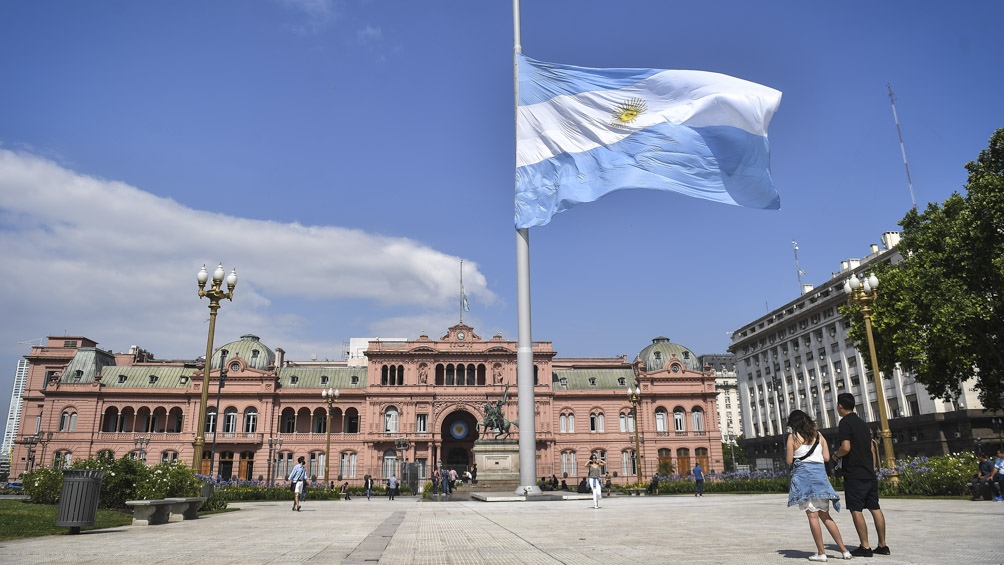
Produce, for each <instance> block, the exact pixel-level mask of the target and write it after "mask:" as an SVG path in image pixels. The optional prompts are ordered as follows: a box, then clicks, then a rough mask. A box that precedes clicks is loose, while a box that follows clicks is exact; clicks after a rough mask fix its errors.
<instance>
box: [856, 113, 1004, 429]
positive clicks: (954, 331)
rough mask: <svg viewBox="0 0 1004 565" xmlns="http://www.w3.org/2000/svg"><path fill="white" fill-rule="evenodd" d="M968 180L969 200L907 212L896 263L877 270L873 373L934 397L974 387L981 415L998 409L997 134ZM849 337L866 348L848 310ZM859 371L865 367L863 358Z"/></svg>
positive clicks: (1000, 168)
mask: <svg viewBox="0 0 1004 565" xmlns="http://www.w3.org/2000/svg"><path fill="white" fill-rule="evenodd" d="M966 169H967V170H968V171H969V178H968V182H967V183H966V186H965V189H966V194H965V195H961V194H959V193H954V194H952V195H951V196H950V197H949V198H948V199H947V200H945V201H944V203H942V204H941V205H938V204H935V203H931V204H929V205H928V206H927V209H926V210H924V212H923V213H918V212H917V211H916V210H911V211H910V212H908V213H907V215H906V216H905V217H904V218H903V220H901V221H900V226H902V227H903V233H902V240H901V241H900V243H899V246H898V250H899V252H900V254H901V255H902V256H903V261H902V262H900V263H898V264H897V265H890V264H885V265H879V266H877V267H876V269H875V273H876V275H878V277H879V279H880V281H881V286H880V288H879V291H878V298H877V299H876V302H875V304H874V307H873V312H872V322H873V330H874V331H873V334H874V339H875V345H876V350H877V354H878V358H879V366H880V368H881V370H882V371H884V372H885V373H886V374H887V375H888V374H891V373H892V369H893V367H894V366H895V365H896V363H899V364H900V365H901V367H902V369H903V370H906V371H909V372H911V373H913V375H914V376H915V377H916V379H917V381H918V382H920V383H921V384H923V385H924V386H925V387H927V390H928V391H929V392H930V394H931V396H932V397H935V398H945V399H948V398H957V397H958V396H960V395H961V392H962V386H963V383H964V382H966V381H967V380H969V379H971V378H974V377H975V385H974V387H975V390H976V391H977V392H978V394H979V398H980V401H981V402H982V403H983V405H984V406H985V407H986V408H988V409H1001V408H1004V406H1002V405H1004V385H1002V376H1004V347H1002V343H1001V340H1002V339H1004V129H999V130H997V131H996V132H995V133H994V134H993V136H992V137H991V138H990V146H989V147H988V148H987V149H986V150H984V151H981V152H980V155H979V158H978V159H977V160H976V161H973V162H970V163H968V164H967V165H966ZM842 313H844V314H845V315H850V318H851V319H852V321H853V326H852V330H851V337H852V338H853V339H855V340H856V341H857V342H858V343H862V344H864V343H867V341H866V337H865V334H864V327H863V322H862V318H861V316H860V311H859V310H858V309H857V308H855V307H853V306H846V307H844V310H842ZM866 363H867V364H868V365H869V367H870V365H871V362H870V360H869V359H868V357H867V356H866Z"/></svg>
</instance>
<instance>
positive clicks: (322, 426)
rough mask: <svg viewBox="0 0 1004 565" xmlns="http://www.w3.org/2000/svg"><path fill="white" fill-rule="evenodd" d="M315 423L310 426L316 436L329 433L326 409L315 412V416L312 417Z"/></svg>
mask: <svg viewBox="0 0 1004 565" xmlns="http://www.w3.org/2000/svg"><path fill="white" fill-rule="evenodd" d="M311 418H312V421H313V423H312V424H311V425H310V430H311V431H312V432H314V433H315V434H323V433H327V431H328V411H327V409H325V408H318V409H317V410H314V414H313V416H312V417H311Z"/></svg>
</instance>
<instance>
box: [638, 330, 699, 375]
mask: <svg viewBox="0 0 1004 565" xmlns="http://www.w3.org/2000/svg"><path fill="white" fill-rule="evenodd" d="M674 355H675V356H676V358H677V359H679V360H680V362H682V363H683V366H684V367H685V368H687V369H690V370H692V371H700V370H701V366H700V364H699V362H698V360H697V355H695V354H694V352H693V351H691V350H689V349H687V348H686V347H684V346H682V345H679V344H677V343H673V342H671V341H669V338H668V337H661V336H660V337H657V338H655V339H653V340H652V344H651V345H649V346H648V347H646V348H645V349H642V350H641V353H639V354H638V356H637V357H635V361H639V360H640V361H642V362H644V363H645V370H646V371H649V372H651V371H659V370H661V369H662V368H663V367H665V366H666V362H668V361H669V360H670V359H671V358H672V357H673V356H674Z"/></svg>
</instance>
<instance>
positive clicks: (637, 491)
mask: <svg viewBox="0 0 1004 565" xmlns="http://www.w3.org/2000/svg"><path fill="white" fill-rule="evenodd" d="M624 494H626V495H628V496H632V495H633V496H643V495H645V494H646V489H643V488H626V489H624Z"/></svg>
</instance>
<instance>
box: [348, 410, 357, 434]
mask: <svg viewBox="0 0 1004 565" xmlns="http://www.w3.org/2000/svg"><path fill="white" fill-rule="evenodd" d="M345 433H347V434H358V433H359V411H358V410H356V409H355V408H349V409H348V410H346V411H345Z"/></svg>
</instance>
